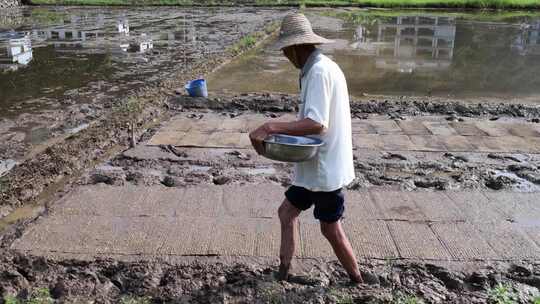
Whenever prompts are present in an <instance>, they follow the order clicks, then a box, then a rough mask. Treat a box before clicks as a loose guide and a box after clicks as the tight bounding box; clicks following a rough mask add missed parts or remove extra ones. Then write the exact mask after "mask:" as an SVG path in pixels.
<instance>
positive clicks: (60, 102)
mask: <svg viewBox="0 0 540 304" xmlns="http://www.w3.org/2000/svg"><path fill="white" fill-rule="evenodd" d="M21 10H22V14H23V15H25V16H27V17H26V18H25V19H23V22H22V23H21V24H18V25H17V26H16V27H15V26H14V27H13V28H16V29H17V30H18V31H20V32H25V31H30V30H32V32H31V35H32V39H33V40H34V44H35V45H34V47H33V51H34V57H35V58H36V59H35V64H34V65H32V66H31V67H30V68H28V69H26V70H24V69H23V70H22V71H21V72H17V73H18V74H14V73H15V72H12V73H0V79H3V80H2V83H3V86H2V91H3V93H4V94H5V95H4V96H3V97H4V98H3V99H2V101H1V104H2V108H3V109H5V112H3V113H2V114H1V115H0V140H2V142H4V143H5V144H3V145H2V146H1V147H0V161H1V162H4V161H6V160H11V161H13V160H15V161H22V160H23V159H24V158H25V157H28V154H29V153H30V152H31V151H32V150H34V149H36V148H39V146H40V145H43V144H47V141H48V140H49V141H54V138H58V137H62V136H66V135H69V134H74V133H77V132H79V131H81V130H83V129H85V128H87V127H88V126H89V125H90V124H91V123H92V122H95V121H96V120H98V119H99V118H101V117H103V115H104V114H109V113H111V112H112V111H113V110H114V109H115V108H118V107H121V106H122V104H123V103H124V102H125V101H126V99H127V98H126V97H127V96H136V95H138V94H140V93H141V92H142V88H143V87H147V88H153V90H154V91H155V92H156V93H155V95H158V94H159V93H160V92H163V93H166V94H169V93H171V92H172V90H173V89H174V88H177V87H183V84H184V83H185V81H178V80H179V79H177V77H178V75H181V74H186V73H189V72H190V71H192V70H193V69H194V68H196V67H197V66H198V65H201V64H205V63H207V62H211V61H212V58H220V59H222V60H224V61H226V60H228V59H230V55H231V53H237V52H238V51H240V50H241V49H242V48H243V47H251V46H252V45H245V46H244V45H241V44H239V43H238V42H239V41H240V40H241V38H242V37H245V36H247V35H248V34H250V33H256V32H260V31H262V32H264V29H265V28H268V29H271V30H273V28H270V27H271V25H272V23H273V22H274V21H276V20H277V19H278V18H280V16H282V15H283V11H282V10H279V9H262V8H261V9H253V8H238V9H232V8H224V9H204V8H197V9H174V10H170V9H164V8H156V9H153V10H148V9H144V8H140V9H134V10H129V11H128V10H125V9H117V8H114V9H111V10H110V11H106V10H102V9H94V10H87V9H82V8H76V7H72V8H59V9H52V8H50V9H44V8H36V9H32V8H24V9H21ZM44 16H45V17H48V18H49V19H46V20H43V19H45V17H44ZM70 18H71V20H72V21H71V23H67V22H68V21H65V20H69V19H70ZM186 18H187V21H186ZM79 19H82V20H81V21H74V20H79ZM116 20H131V21H130V23H129V25H130V26H131V27H132V28H133V30H132V33H131V34H130V35H127V34H125V37H124V36H123V35H122V34H121V33H118V32H117V31H116V32H114V31H111V29H110V28H111V27H112V28H114V26H116V24H115V22H117V21H116ZM125 22H127V21H125ZM66 23H67V24H66ZM94 23H96V24H97V25H94ZM100 24H104V25H101V26H100ZM4 26H5V27H7V28H11V26H13V25H12V24H11V23H6V24H2V23H0V29H2V28H3V27H4ZM72 27H73V29H72ZM66 30H67V31H75V32H77V31H81V32H84V31H91V32H92V33H94V32H97V34H96V35H98V36H100V35H101V37H102V38H101V39H97V38H95V39H91V38H88V40H85V41H84V42H80V43H82V45H80V46H79V47H74V46H77V45H76V44H75V45H72V44H73V43H75V42H73V39H72V40H70V39H64V40H63V39H61V38H52V39H48V40H45V38H44V37H42V35H45V34H42V32H43V33H49V35H54V34H56V33H58V32H61V31H66ZM141 35H144V36H141ZM163 35H165V37H166V38H163ZM34 36H35V37H34ZM139 36H141V37H147V38H145V39H147V40H148V41H150V42H151V43H152V48H151V49H149V50H146V51H144V52H143V51H131V50H127V51H125V52H124V51H121V50H120V47H119V46H118V45H124V44H129V45H134V44H136V43H138V42H140V41H139V40H140V39H142V38H140V37H139ZM96 37H97V36H96ZM259 38H260V37H259ZM188 39H189V41H187V40H188ZM256 39H257V38H255V41H254V42H256ZM94 40H95V41H94ZM36 41H39V42H38V43H36ZM186 41H187V42H186ZM235 44H237V45H235ZM117 49H118V50H117ZM231 51H233V52H231ZM109 53H110V54H109ZM106 54H108V55H107V56H108V57H107V56H106ZM88 62H89V63H88ZM87 65H88V66H87ZM213 68H215V66H213ZM66 72H69V73H70V75H71V77H72V79H69V81H68V80H66V79H62V78H58V77H55V76H54V75H55V74H62V73H66ZM202 74H205V73H200V74H199V75H197V76H200V75H202ZM182 80H183V79H182ZM186 80H187V79H186ZM173 82H176V83H174V86H173V87H166V86H165V85H164V83H170V84H172V83H173ZM1 164H2V163H0V175H3V174H4V170H3V166H2V165H1ZM7 166H8V165H5V167H7Z"/></svg>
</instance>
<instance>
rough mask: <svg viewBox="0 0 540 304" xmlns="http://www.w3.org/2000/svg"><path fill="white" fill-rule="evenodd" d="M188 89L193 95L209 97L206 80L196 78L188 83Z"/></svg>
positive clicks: (190, 94)
mask: <svg viewBox="0 0 540 304" xmlns="http://www.w3.org/2000/svg"><path fill="white" fill-rule="evenodd" d="M186 91H187V92H188V94H189V96H191V97H208V90H207V88H206V80H204V79H195V80H192V81H190V82H188V83H187V84H186Z"/></svg>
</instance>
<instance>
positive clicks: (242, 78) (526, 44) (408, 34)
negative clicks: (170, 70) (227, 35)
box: [209, 10, 540, 102]
mask: <svg viewBox="0 0 540 304" xmlns="http://www.w3.org/2000/svg"><path fill="white" fill-rule="evenodd" d="M308 18H309V19H310V20H311V22H312V24H313V26H314V28H315V31H316V32H317V33H319V34H321V35H323V36H325V37H327V38H330V39H333V40H335V43H333V44H329V45H324V46H323V47H322V49H323V50H324V52H325V54H327V55H328V56H330V57H331V58H333V59H334V60H335V61H336V62H337V63H338V64H339V65H340V66H341V68H342V69H343V71H344V73H345V75H346V77H347V81H348V85H349V90H350V93H351V94H352V95H356V96H361V95H362V94H364V93H368V94H385V95H420V96H423V95H437V96H453V97H499V98H506V97H508V98H511V97H528V98H529V99H531V98H532V99H533V100H536V101H538V102H540V98H536V96H540V95H539V93H540V76H539V73H538V71H540V16H539V17H535V16H530V15H523V16H519V15H517V16H516V15H514V16H512V17H508V18H506V17H504V16H501V15H489V14H488V15H486V14H478V15H474V14H462V13H454V12H443V13H438V12H437V11H431V12H414V11H410V12H404V13H401V14H400V13H393V12H391V11H366V10H324V11H320V10H319V11H310V12H308ZM271 46H272V45H269V46H267V47H265V48H263V49H261V50H259V51H257V52H252V53H251V54H250V55H249V56H246V57H245V58H242V59H240V60H237V61H236V62H235V63H234V64H232V65H230V66H227V67H225V68H223V69H222V70H221V71H220V72H219V73H217V74H215V75H213V76H212V77H211V78H210V81H209V86H210V89H211V91H214V92H253V91H279V92H288V93H296V92H297V91H298V71H297V70H295V69H294V68H293V67H292V65H291V64H290V63H289V62H288V61H287V60H286V59H285V58H284V57H283V56H282V55H281V53H280V52H279V51H278V50H274V49H272V48H271Z"/></svg>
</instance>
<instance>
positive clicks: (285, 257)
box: [278, 199, 302, 280]
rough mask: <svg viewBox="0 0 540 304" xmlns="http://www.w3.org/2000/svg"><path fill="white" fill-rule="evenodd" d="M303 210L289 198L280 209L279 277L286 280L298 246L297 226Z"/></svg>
mask: <svg viewBox="0 0 540 304" xmlns="http://www.w3.org/2000/svg"><path fill="white" fill-rule="evenodd" d="M300 212H302V211H301V210H300V209H298V208H296V207H295V206H293V205H292V204H291V203H290V202H289V201H288V200H287V199H285V200H284V201H283V203H282V204H281V206H280V207H279V209H278V215H279V221H280V223H281V246H280V249H279V259H280V265H279V276H278V279H280V280H286V279H287V277H288V275H289V268H290V267H291V260H292V257H293V255H294V250H295V248H296V233H295V230H296V226H297V222H298V215H300Z"/></svg>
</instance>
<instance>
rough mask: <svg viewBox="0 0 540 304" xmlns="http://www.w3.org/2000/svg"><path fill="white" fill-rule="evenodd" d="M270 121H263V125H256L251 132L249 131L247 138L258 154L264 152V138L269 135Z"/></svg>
mask: <svg viewBox="0 0 540 304" xmlns="http://www.w3.org/2000/svg"><path fill="white" fill-rule="evenodd" d="M271 134H272V132H271V127H270V123H265V124H264V125H262V126H260V127H258V128H257V129H255V130H254V131H252V132H251V133H249V139H250V140H251V145H253V148H255V151H257V153H258V154H260V155H262V154H264V140H265V139H266V137H268V135H271Z"/></svg>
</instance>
